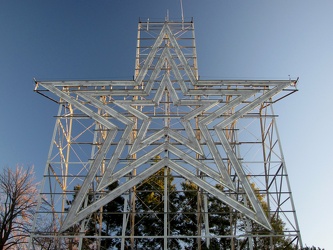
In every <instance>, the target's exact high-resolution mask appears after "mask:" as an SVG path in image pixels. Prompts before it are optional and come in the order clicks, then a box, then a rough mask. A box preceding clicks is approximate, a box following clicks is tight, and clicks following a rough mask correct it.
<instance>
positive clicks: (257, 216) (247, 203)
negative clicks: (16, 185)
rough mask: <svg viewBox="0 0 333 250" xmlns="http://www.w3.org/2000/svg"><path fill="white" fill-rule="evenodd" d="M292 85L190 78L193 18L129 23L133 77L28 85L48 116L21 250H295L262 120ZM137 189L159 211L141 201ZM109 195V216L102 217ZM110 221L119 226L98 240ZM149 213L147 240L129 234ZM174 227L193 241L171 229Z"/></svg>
mask: <svg viewBox="0 0 333 250" xmlns="http://www.w3.org/2000/svg"><path fill="white" fill-rule="evenodd" d="M296 83H297V80H291V79H288V80H200V79H199V77H198V71H197V56H196V45H195V36H194V23H193V21H190V22H183V21H181V22H177V21H169V20H165V21H164V22H151V21H147V22H142V21H140V22H139V25H138V37H137V53H136V60H135V76H134V79H133V80H117V81H106V80H104V81H93V80H87V81H79V80H78V81H36V88H35V91H36V92H37V93H39V94H42V95H43V96H46V97H48V98H49V99H52V100H54V101H55V102H57V103H58V104H59V111H58V115H57V116H56V125H55V129H54V133H53V137H52V142H51V146H50V151H49V156H48V161H47V164H46V168H45V172H44V178H43V182H42V191H41V195H40V206H39V209H38V211H37V212H36V216H35V222H34V226H33V230H32V233H31V247H32V248H35V249H37V248H38V246H40V245H41V243H43V244H49V245H50V246H51V245H52V246H53V248H56V249H68V248H69V247H72V248H73V246H75V247H77V248H78V249H83V248H84V247H83V246H84V244H88V245H89V247H90V248H92V249H105V248H104V247H105V245H103V244H105V243H103V239H112V240H113V244H114V246H117V248H120V249H139V248H140V247H142V246H143V245H142V244H144V243H142V242H144V239H149V240H150V241H153V242H154V241H155V243H154V244H156V245H158V246H160V247H161V248H163V249H169V248H170V249H171V248H172V247H171V246H173V244H176V243H175V242H176V241H177V244H179V246H182V247H185V246H186V244H192V245H193V244H194V243H195V247H196V248H197V249H201V248H202V247H203V246H205V247H209V246H210V245H211V244H213V241H212V240H214V241H215V243H216V242H218V243H219V242H220V243H221V242H222V240H223V239H228V240H229V241H228V242H229V243H228V244H230V249H236V248H237V249H240V248H241V246H242V247H243V248H245V249H253V248H255V246H256V245H255V244H256V242H258V241H259V240H260V239H265V240H266V241H265V242H268V243H267V244H268V246H269V245H271V246H274V244H276V242H277V241H278V239H283V240H284V241H285V242H288V243H289V244H290V245H294V246H296V247H301V246H302V242H301V237H300V231H299V227H298V222H297V218H296V212H295V207H294V203H293V199H292V194H291V190H290V184H289V180H288V175H287V170H286V165H285V162H284V158H283V153H282V149H281V144H280V139H279V135H278V131H277V127H276V115H275V114H274V112H273V104H274V103H275V102H277V101H279V100H281V99H283V98H284V97H286V96H288V95H290V94H292V93H294V92H295V91H297V90H296ZM157 180H160V182H161V183H163V184H161V186H160V189H156V187H155V189H154V188H153V186H156V185H153V184H152V183H153V182H154V181H155V183H156V182H158V181H157ZM147 183H148V184H149V185H151V189H152V190H150V191H149V192H150V194H152V195H153V196H154V195H155V198H156V197H159V202H160V205H159V206H160V207H161V208H159V209H157V205H158V204H157V203H156V204H157V205H156V208H155V210H154V209H151V207H150V206H151V204H146V203H145V201H143V198H142V197H143V196H140V195H142V193H143V192H148V191H147V190H146V189H145V190H143V189H142V188H143V186H144V185H147ZM189 185H191V186H192V187H194V189H191V190H190V189H186V188H184V187H186V186H187V187H188V186H189ZM111 186H112V188H110V187H111ZM190 193H192V194H193V193H195V195H194V196H193V197H194V198H193V199H192V200H190V199H189V198H187V199H185V198H184V197H188V194H190ZM172 195H173V197H175V196H177V197H178V198H179V197H183V198H179V199H183V200H182V202H179V203H177V204H176V203H174V200H173V199H171V198H170V197H171V196H172ZM119 198H121V202H122V207H121V209H120V210H119V209H118V210H115V211H109V210H108V211H105V210H106V206H108V205H109V204H112V203H114V202H115V200H116V199H119ZM190 203H191V204H192V203H193V204H195V207H192V208H191V209H190V208H189V204H190ZM213 203H214V204H215V203H218V204H220V205H219V206H220V208H222V207H223V209H225V211H228V212H227V213H225V212H224V214H223V216H227V217H228V218H229V224H228V225H227V226H226V228H227V232H224V233H223V234H218V233H217V232H218V230H216V225H215V224H214V222H213V220H214V219H215V218H216V217H218V216H222V215H221V213H222V210H221V211H217V210H214V209H213V208H212V204H213ZM138 204H140V206H139V205H138ZM148 207H149V209H148ZM145 208H146V209H145ZM110 214H111V215H114V216H116V215H117V216H118V217H119V216H121V217H122V222H121V223H120V224H118V225H117V226H115V228H113V230H114V231H113V232H109V234H107V235H106V233H105V232H106V226H105V224H103V223H104V219H105V218H106V216H107V215H110ZM149 216H154V218H155V219H156V218H158V220H157V221H158V223H157V224H159V226H157V227H156V228H157V229H156V231H155V233H154V234H149V235H147V234H146V233H142V231H141V232H139V231H140V230H138V228H142V227H143V225H141V223H143V222H142V221H144V220H145V218H149ZM139 218H140V219H139ZM179 218H182V219H181V220H179ZM184 220H185V221H188V222H187V223H188V224H187V225H194V226H195V228H196V229H195V230H192V233H188V232H187V234H186V233H185V231H186V230H183V231H182V229H179V225H178V224H179V223H181V221H184ZM277 220H281V221H283V225H284V227H283V229H281V228H280V230H277V228H276V225H275V224H274V223H276V221H277ZM92 221H93V225H94V226H93V231H91V222H92ZM41 222H42V223H41ZM177 223H178V224H177ZM87 242H88V243H87ZM140 244H141V245H140ZM221 244H222V243H221ZM73 249H75V248H73Z"/></svg>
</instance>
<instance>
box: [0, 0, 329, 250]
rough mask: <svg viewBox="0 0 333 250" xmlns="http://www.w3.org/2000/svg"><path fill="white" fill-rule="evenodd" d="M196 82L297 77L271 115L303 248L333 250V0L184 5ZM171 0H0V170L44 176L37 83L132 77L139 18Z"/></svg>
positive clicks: (156, 14)
mask: <svg viewBox="0 0 333 250" xmlns="http://www.w3.org/2000/svg"><path fill="white" fill-rule="evenodd" d="M183 7H184V15H185V17H186V18H191V17H193V18H194V22H195V28H196V43H197V52H198V65H199V74H200V77H201V79H212V78H214V79H235V78H237V79H288V78H289V75H290V76H291V78H297V77H299V78H300V80H299V84H298V89H299V91H298V92H297V93H296V94H293V95H291V96H290V97H288V98H286V99H284V100H282V101H281V102H279V103H278V104H277V105H276V107H275V111H276V112H277V113H278V114H279V118H278V125H279V132H280V137H281V141H282V145H283V150H284V155H285V159H286V163H287V169H288V173H289V178H290V181H291V187H292V191H293V195H294V201H295V204H296V209H297V215H298V219H299V224H300V227H301V233H302V238H303V243H304V244H306V245H308V246H312V245H315V246H317V247H321V248H325V249H333V243H332V240H331V231H332V230H331V224H332V223H333V215H332V212H331V210H332V206H333V204H332V203H333V202H332V199H331V195H332V191H333V184H332V181H331V180H332V176H333V170H332V163H331V161H330V160H331V159H330V157H331V156H332V155H333V146H332V144H331V142H332V141H333V133H332V128H333V112H332V109H331V106H332V90H333V84H332V83H331V80H330V76H331V74H330V73H331V72H332V69H333V67H332V66H333V62H332V58H333V25H332V24H333V15H332V13H331V12H332V9H333V1H330V0H318V1H314V0H313V1H310V0H303V1H301V0H293V1H290V0H276V1H265V0H251V1H245V0H243V1H241V0H235V1H227V0H209V1H199V0H183ZM167 11H168V12H169V16H170V19H179V18H180V17H181V11H180V4H179V1H178V0H169V1H160V0H131V1H130V0H122V1H120V0H99V1H86V0H81V1H73V0H72V1H45V0H34V1H32V0H24V1H23V0H22V1H17V0H11V1H5V0H2V1H0V110H1V118H0V119H1V123H0V148H1V151H0V166H15V165H17V164H20V165H34V166H35V169H36V172H37V175H38V176H40V174H41V173H42V172H43V171H44V167H45V162H46V158H47V153H48V149H49V145H50V139H51V135H52V131H53V126H54V122H55V119H54V118H53V116H55V115H56V112H57V105H56V104H54V103H52V102H50V101H48V100H47V99H45V98H42V97H41V96H40V95H38V94H36V93H34V92H33V89H34V82H33V78H36V79H38V80H73V79H132V76H133V73H134V59H135V46H136V35H137V34H136V32H137V23H138V20H139V18H142V19H144V20H146V19H147V18H150V19H154V18H156V19H159V20H163V19H164V18H165V16H166V13H167Z"/></svg>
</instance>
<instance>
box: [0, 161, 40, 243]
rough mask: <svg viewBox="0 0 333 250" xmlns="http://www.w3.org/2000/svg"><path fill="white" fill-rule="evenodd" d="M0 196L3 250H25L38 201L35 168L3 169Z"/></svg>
mask: <svg viewBox="0 0 333 250" xmlns="http://www.w3.org/2000/svg"><path fill="white" fill-rule="evenodd" d="M0 192H1V194H0V201H1V202H0V249H25V245H26V244H27V243H28V236H29V230H30V227H31V225H32V221H33V214H34V210H35V208H36V206H37V197H38V190H37V188H36V184H35V183H34V172H33V168H30V169H27V170H25V169H24V168H23V167H19V166H17V167H16V168H15V169H11V168H9V167H6V168H4V169H3V170H2V172H1V174H0Z"/></svg>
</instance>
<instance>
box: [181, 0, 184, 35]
mask: <svg viewBox="0 0 333 250" xmlns="http://www.w3.org/2000/svg"><path fill="white" fill-rule="evenodd" d="M180 11H181V13H182V25H183V26H182V28H183V29H184V9H183V0H180Z"/></svg>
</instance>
